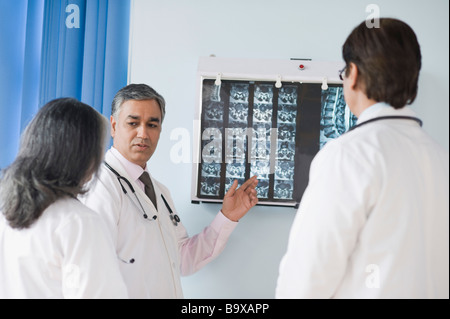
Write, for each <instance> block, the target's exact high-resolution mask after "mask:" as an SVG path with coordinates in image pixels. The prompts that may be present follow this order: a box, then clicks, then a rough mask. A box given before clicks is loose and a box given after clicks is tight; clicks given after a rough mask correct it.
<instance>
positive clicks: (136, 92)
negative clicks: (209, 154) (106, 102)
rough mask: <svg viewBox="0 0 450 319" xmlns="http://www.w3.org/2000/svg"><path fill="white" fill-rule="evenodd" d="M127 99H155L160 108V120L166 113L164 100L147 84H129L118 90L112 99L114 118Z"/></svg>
mask: <svg viewBox="0 0 450 319" xmlns="http://www.w3.org/2000/svg"><path fill="white" fill-rule="evenodd" d="M128 100H136V101H144V100H155V101H156V102H158V104H159V107H160V108H161V122H162V121H163V120H164V117H165V115H166V102H165V100H164V98H163V97H162V95H160V94H159V93H158V92H156V91H155V90H154V89H153V88H151V87H150V86H148V85H147V84H129V85H127V86H125V87H123V88H121V89H120V90H119V92H117V94H116V96H115V97H114V99H113V101H112V107H111V109H112V112H111V114H112V116H113V117H114V118H116V120H117V116H118V115H119V112H120V108H121V106H122V104H123V103H124V102H126V101H128Z"/></svg>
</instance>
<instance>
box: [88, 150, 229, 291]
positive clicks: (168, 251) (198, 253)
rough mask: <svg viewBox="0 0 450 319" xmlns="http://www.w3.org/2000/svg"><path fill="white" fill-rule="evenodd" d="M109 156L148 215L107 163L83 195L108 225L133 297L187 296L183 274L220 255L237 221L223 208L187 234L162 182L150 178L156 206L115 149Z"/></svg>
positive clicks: (107, 160)
mask: <svg viewBox="0 0 450 319" xmlns="http://www.w3.org/2000/svg"><path fill="white" fill-rule="evenodd" d="M105 160H106V162H107V163H108V164H109V165H111V166H112V167H113V168H114V170H116V171H117V172H118V173H119V174H120V175H121V176H123V177H125V178H126V179H128V180H129V182H130V183H131V184H132V186H133V188H134V189H135V191H136V196H137V197H138V198H139V201H140V203H141V204H142V206H143V209H144V210H145V213H146V214H147V215H148V218H147V219H145V218H144V217H143V214H144V213H143V211H142V209H141V207H140V205H139V202H138V201H137V199H136V198H135V197H134V195H133V194H132V192H131V190H130V188H129V187H128V185H127V184H126V183H125V182H122V185H123V186H124V187H125V189H126V191H127V194H125V193H124V192H123V190H122V187H121V185H120V183H119V181H118V179H117V176H116V175H115V174H114V173H113V172H111V171H110V170H109V169H108V168H106V166H104V165H102V168H101V171H100V173H99V176H98V179H96V180H94V181H93V183H92V186H91V189H90V191H89V193H88V194H87V195H86V196H84V197H83V198H81V200H82V201H83V202H84V203H86V205H88V206H89V207H90V208H92V209H93V210H94V211H96V212H98V213H99V214H100V215H101V216H102V217H103V218H104V220H105V221H106V223H107V225H108V229H109V231H110V233H111V234H112V237H113V240H114V244H115V247H116V252H117V255H118V257H119V259H120V260H121V263H120V269H121V272H122V274H123V277H124V279H125V283H126V285H127V287H128V293H129V296H130V298H183V292H182V287H181V280H180V276H181V275H189V274H192V273H194V272H196V271H197V270H199V269H200V268H201V267H203V266H204V265H205V264H207V263H208V262H210V261H211V260H213V259H214V258H215V257H216V256H217V255H219V254H220V252H221V251H222V250H223V249H224V247H225V244H226V242H227V240H228V238H229V236H230V234H231V232H232V231H233V229H234V228H235V227H236V225H237V223H235V222H232V221H230V220H228V219H227V218H226V217H225V216H223V215H222V213H219V214H218V215H217V216H216V218H215V219H214V220H213V221H212V223H211V224H210V225H209V226H208V227H206V228H205V229H204V230H203V232H202V233H200V234H198V235H196V236H193V237H189V236H188V234H187V232H186V229H185V228H184V226H183V224H182V223H178V226H176V227H175V226H174V224H173V223H172V221H171V219H170V214H169V211H168V209H167V208H166V205H165V204H164V202H163V200H162V198H161V194H163V195H164V197H165V199H166V200H167V202H168V204H169V206H170V207H171V209H172V210H173V212H174V213H175V214H176V209H175V206H174V203H173V201H172V198H171V196H170V192H169V191H168V189H167V188H166V187H165V186H164V185H162V184H161V183H159V182H158V181H157V180H155V179H154V178H152V182H153V185H154V189H155V194H156V199H157V207H158V211H157V210H156V209H155V207H154V206H153V204H152V202H151V201H150V199H149V198H148V197H147V196H146V195H145V193H144V191H143V190H142V189H141V187H139V185H138V184H137V183H136V182H135V181H134V180H133V179H132V178H131V177H130V176H129V175H128V173H127V171H126V170H125V168H124V167H123V165H122V163H121V162H120V160H119V159H118V158H116V156H115V155H113V153H112V151H111V150H110V151H108V152H107V154H106V157H105ZM153 216H157V218H156V220H153V218H152V217H153Z"/></svg>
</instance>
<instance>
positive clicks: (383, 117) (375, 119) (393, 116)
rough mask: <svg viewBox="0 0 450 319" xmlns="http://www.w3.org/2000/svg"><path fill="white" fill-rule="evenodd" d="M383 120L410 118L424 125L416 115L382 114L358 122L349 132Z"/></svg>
mask: <svg viewBox="0 0 450 319" xmlns="http://www.w3.org/2000/svg"><path fill="white" fill-rule="evenodd" d="M382 120H410V121H416V122H417V123H419V125H420V126H422V124H423V123H422V120H421V119H419V118H417V117H414V116H401V115H392V116H380V117H375V118H373V119H370V120H367V121H365V122H362V123H360V124H357V125H355V126H353V127H351V128H350V129H349V130H348V131H347V132H350V131H353V130H354V129H356V128H358V127H361V126H363V125H366V124H369V123H372V122H376V121H382Z"/></svg>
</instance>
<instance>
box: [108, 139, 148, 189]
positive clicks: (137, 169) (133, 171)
mask: <svg viewBox="0 0 450 319" xmlns="http://www.w3.org/2000/svg"><path fill="white" fill-rule="evenodd" d="M111 153H112V154H113V155H114V157H115V158H117V159H118V160H119V162H120V163H121V164H122V165H123V167H124V168H125V171H126V172H127V173H128V175H129V176H130V177H131V178H132V179H133V180H134V181H137V180H139V177H141V175H142V173H143V172H144V171H145V170H144V169H143V168H142V167H141V166H139V165H137V164H135V163H133V162H130V161H129V160H127V159H126V158H125V157H124V156H123V155H122V154H121V153H120V152H119V151H118V150H117V149H116V148H114V146H112V147H111Z"/></svg>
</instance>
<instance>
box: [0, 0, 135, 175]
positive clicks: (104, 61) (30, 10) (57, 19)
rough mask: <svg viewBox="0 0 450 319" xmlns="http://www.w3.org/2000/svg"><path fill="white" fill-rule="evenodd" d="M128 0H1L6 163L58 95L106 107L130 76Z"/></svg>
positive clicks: (1, 161)
mask: <svg viewBox="0 0 450 319" xmlns="http://www.w3.org/2000/svg"><path fill="white" fill-rule="evenodd" d="M129 16H130V0H14V1H12V0H0V169H1V168H5V167H6V166H7V165H9V164H10V163H11V162H12V161H13V160H14V158H15V156H16V154H17V150H18V146H19V139H20V134H21V132H22V131H23V129H24V128H25V126H26V125H27V124H28V123H29V121H30V120H31V119H32V118H33V116H34V115H35V114H36V112H37V110H38V109H39V108H40V107H42V106H43V105H44V104H46V103H47V102H49V101H50V100H52V99H55V98H59V97H74V98H76V99H78V100H81V101H83V102H84V103H86V104H89V105H91V106H93V107H94V108H95V109H97V110H98V111H99V112H101V113H102V114H103V115H105V116H107V117H109V116H110V114H111V102H112V99H113V97H114V95H115V93H116V92H117V91H118V90H119V89H120V88H121V87H123V86H125V85H126V84H127V73H128V40H129V23H130V20H129Z"/></svg>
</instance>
